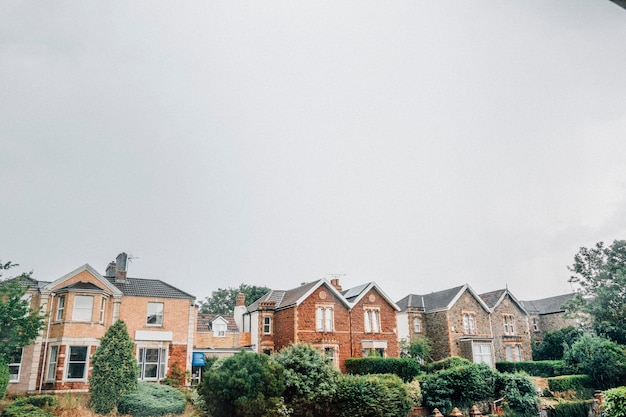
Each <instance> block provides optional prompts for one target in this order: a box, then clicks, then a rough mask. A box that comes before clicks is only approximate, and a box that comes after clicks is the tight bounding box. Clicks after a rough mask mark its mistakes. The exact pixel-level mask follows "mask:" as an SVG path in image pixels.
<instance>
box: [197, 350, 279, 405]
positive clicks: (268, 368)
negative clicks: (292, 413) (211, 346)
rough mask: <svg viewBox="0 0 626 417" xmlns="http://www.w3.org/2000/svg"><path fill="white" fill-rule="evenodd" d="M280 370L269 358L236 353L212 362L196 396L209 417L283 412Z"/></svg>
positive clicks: (277, 364)
mask: <svg viewBox="0 0 626 417" xmlns="http://www.w3.org/2000/svg"><path fill="white" fill-rule="evenodd" d="M284 391H285V378H284V375H283V367H282V366H281V365H280V364H279V363H278V362H276V361H274V360H272V359H270V357H269V356H267V355H263V354H259V353H246V352H239V353H237V354H235V355H234V356H231V357H229V358H227V359H225V360H224V361H218V362H216V363H215V364H214V365H213V366H212V367H211V368H210V369H208V370H207V371H206V372H205V373H204V376H203V378H202V383H201V384H200V387H199V388H198V393H199V394H200V395H201V397H202V398H203V399H204V401H205V403H206V407H207V410H208V411H209V414H210V415H211V416H212V417H231V416H241V417H265V416H270V415H272V416H276V415H281V414H282V411H284V410H285V407H284V404H283V400H282V395H283V392H284Z"/></svg>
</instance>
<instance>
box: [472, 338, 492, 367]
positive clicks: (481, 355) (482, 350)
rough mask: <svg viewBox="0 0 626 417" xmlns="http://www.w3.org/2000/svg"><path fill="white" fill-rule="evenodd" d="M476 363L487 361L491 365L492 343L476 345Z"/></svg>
mask: <svg viewBox="0 0 626 417" xmlns="http://www.w3.org/2000/svg"><path fill="white" fill-rule="evenodd" d="M474 363H486V364H487V365H489V366H491V345H489V344H486V343H477V344H475V345H474Z"/></svg>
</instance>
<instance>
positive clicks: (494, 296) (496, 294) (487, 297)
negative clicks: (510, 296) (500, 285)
mask: <svg viewBox="0 0 626 417" xmlns="http://www.w3.org/2000/svg"><path fill="white" fill-rule="evenodd" d="M505 292H506V290H495V291H491V292H486V293H484V294H480V298H482V299H483V301H484V302H485V304H487V306H488V307H489V308H494V307H495V306H496V304H497V303H498V301H500V297H502V295H503V294H504V293H505Z"/></svg>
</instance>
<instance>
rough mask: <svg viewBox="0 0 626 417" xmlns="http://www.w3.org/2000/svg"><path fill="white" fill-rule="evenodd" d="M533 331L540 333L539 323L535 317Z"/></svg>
mask: <svg viewBox="0 0 626 417" xmlns="http://www.w3.org/2000/svg"><path fill="white" fill-rule="evenodd" d="M533 331H535V332H538V331H539V323H538V322H537V318H536V317H533Z"/></svg>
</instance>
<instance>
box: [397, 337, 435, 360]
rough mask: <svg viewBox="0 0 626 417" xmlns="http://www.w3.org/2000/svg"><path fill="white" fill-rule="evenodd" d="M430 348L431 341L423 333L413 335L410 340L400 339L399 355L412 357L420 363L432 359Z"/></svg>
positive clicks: (431, 348) (431, 347)
mask: <svg viewBox="0 0 626 417" xmlns="http://www.w3.org/2000/svg"><path fill="white" fill-rule="evenodd" d="M432 350H433V346H432V342H431V341H430V339H429V338H427V337H426V336H424V335H418V336H415V337H413V338H412V339H411V340H407V339H402V340H400V356H403V357H409V358H413V359H415V360H416V361H418V362H419V363H420V364H424V363H426V362H430V361H431V360H432V357H431V352H432Z"/></svg>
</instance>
